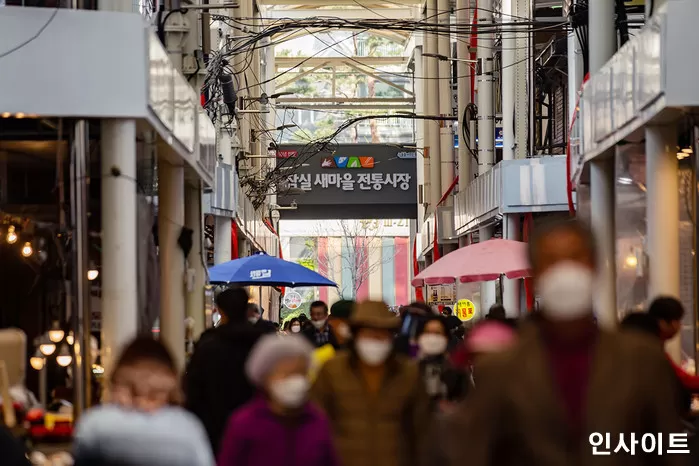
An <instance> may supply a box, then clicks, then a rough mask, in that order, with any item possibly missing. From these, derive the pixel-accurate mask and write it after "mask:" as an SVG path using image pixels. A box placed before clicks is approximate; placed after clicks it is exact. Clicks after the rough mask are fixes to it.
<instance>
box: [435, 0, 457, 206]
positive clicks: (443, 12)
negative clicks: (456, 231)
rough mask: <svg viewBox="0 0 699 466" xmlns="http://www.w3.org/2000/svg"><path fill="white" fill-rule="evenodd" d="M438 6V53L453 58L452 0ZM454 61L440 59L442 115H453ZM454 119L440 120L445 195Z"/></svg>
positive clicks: (442, 0) (450, 171)
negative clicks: (440, 28) (452, 72)
mask: <svg viewBox="0 0 699 466" xmlns="http://www.w3.org/2000/svg"><path fill="white" fill-rule="evenodd" d="M437 7H438V10H439V16H438V18H436V19H437V20H438V21H435V22H438V23H439V24H440V26H441V27H442V33H441V34H440V35H439V38H438V39H437V50H438V51H437V53H438V54H439V55H441V56H443V57H447V58H451V41H450V36H449V35H448V34H447V33H446V32H445V29H446V30H449V29H448V28H449V27H450V24H451V22H450V16H451V15H450V13H451V6H450V0H438V2H437ZM451 69H452V62H451V61H449V60H440V61H439V81H438V82H439V114H440V116H451V115H452V111H453V105H452V102H453V97H452V77H451ZM453 126H454V125H453V122H452V121H440V122H439V155H440V162H441V166H440V174H441V175H440V180H441V188H442V192H441V193H440V197H441V196H442V195H444V193H445V192H446V190H447V189H449V186H451V184H452V182H453V181H454V135H453V132H452V128H453ZM451 203H452V198H451V196H449V198H448V199H445V201H444V204H445V205H451Z"/></svg>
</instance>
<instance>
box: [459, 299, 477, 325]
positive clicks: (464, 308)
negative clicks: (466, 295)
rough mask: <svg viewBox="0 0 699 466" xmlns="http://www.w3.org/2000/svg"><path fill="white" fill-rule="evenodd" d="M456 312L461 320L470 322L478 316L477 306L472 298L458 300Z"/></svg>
mask: <svg viewBox="0 0 699 466" xmlns="http://www.w3.org/2000/svg"><path fill="white" fill-rule="evenodd" d="M455 314H456V317H458V318H459V320H460V321H461V322H468V321H469V320H471V319H473V318H474V317H476V306H475V305H474V304H473V302H472V301H471V300H470V299H460V300H458V301H457V302H456V310H455Z"/></svg>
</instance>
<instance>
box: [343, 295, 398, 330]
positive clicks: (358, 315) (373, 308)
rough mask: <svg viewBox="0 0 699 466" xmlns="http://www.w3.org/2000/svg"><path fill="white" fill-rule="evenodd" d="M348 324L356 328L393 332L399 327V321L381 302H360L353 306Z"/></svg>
mask: <svg viewBox="0 0 699 466" xmlns="http://www.w3.org/2000/svg"><path fill="white" fill-rule="evenodd" d="M350 324H351V325H353V326H357V327H368V328H376V329H385V330H394V329H397V328H398V327H400V319H399V318H397V317H396V316H395V314H393V313H391V312H390V311H389V310H388V306H387V305H386V303H384V302H382V301H362V302H359V303H357V304H355V306H354V311H353V312H352V316H351V317H350Z"/></svg>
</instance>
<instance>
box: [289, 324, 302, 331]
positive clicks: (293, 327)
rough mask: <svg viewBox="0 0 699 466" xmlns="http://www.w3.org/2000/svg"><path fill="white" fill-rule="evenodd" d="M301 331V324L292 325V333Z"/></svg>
mask: <svg viewBox="0 0 699 466" xmlns="http://www.w3.org/2000/svg"><path fill="white" fill-rule="evenodd" d="M300 331H301V326H300V325H292V326H291V333H299V332H300Z"/></svg>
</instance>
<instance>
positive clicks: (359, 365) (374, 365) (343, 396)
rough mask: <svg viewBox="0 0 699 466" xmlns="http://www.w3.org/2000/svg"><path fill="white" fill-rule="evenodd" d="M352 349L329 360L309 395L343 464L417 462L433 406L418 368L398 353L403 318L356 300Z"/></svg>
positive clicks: (400, 465)
mask: <svg viewBox="0 0 699 466" xmlns="http://www.w3.org/2000/svg"><path fill="white" fill-rule="evenodd" d="M350 325H351V328H352V334H353V336H354V338H353V340H352V342H351V343H350V347H349V351H344V352H339V353H338V354H337V355H336V356H335V357H334V358H333V359H331V360H329V361H327V362H326V363H325V364H324V365H323V367H322V368H321V369H320V373H319V374H318V377H317V379H316V381H315V384H314V385H313V388H312V390H311V396H312V399H313V400H314V401H316V402H317V403H318V404H319V405H320V406H321V407H322V408H323V409H324V410H325V412H326V413H327V414H328V416H329V418H330V422H331V424H332V427H333V429H332V430H333V433H334V434H335V444H336V445H337V448H338V453H339V456H340V462H341V463H342V464H343V466H366V465H381V466H416V465H417V464H418V462H419V460H418V459H419V458H420V455H421V451H422V448H423V447H424V440H425V438H426V435H425V434H426V431H427V429H428V428H429V418H430V406H429V397H428V396H427V394H426V392H425V388H424V384H423V383H422V380H421V377H420V371H419V368H418V366H417V365H416V364H415V363H414V362H413V361H410V360H409V359H408V358H405V357H404V356H402V355H399V354H397V353H396V352H395V351H394V347H393V339H394V335H395V333H396V331H397V330H398V328H399V325H400V319H398V318H397V317H396V316H395V315H394V314H392V313H391V312H390V311H389V310H388V307H387V306H386V304H385V303H382V302H376V301H364V302H360V303H357V304H356V305H355V306H354V308H353V311H352V315H351V317H350Z"/></svg>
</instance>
